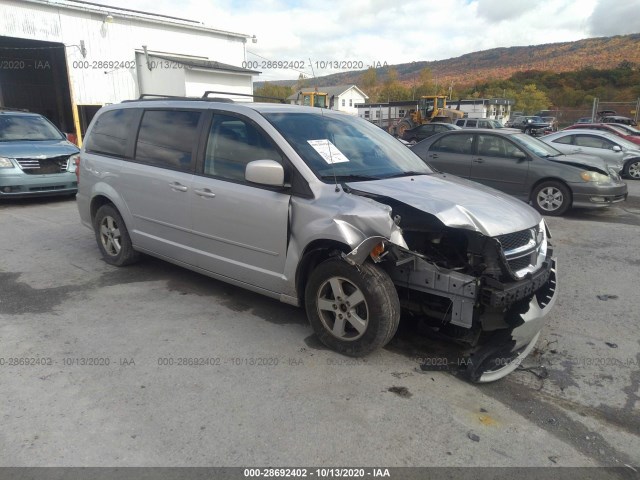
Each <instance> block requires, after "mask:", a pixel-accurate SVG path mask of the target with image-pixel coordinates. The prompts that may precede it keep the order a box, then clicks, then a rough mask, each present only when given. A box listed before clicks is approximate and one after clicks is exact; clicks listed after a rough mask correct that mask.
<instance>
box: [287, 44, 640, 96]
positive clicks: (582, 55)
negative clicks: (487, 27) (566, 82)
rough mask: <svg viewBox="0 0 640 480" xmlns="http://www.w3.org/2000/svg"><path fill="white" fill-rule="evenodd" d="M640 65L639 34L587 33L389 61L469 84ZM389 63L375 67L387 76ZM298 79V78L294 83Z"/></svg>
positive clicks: (404, 71)
mask: <svg viewBox="0 0 640 480" xmlns="http://www.w3.org/2000/svg"><path fill="white" fill-rule="evenodd" d="M625 62H626V63H629V64H635V65H640V33H636V34H631V35H618V36H615V37H599V38H587V39H584V40H578V41H575V42H562V43H549V44H544V45H529V46H523V47H508V48H492V49H490V50H483V51H480V52H473V53H468V54H466V55H462V56H460V57H455V58H449V59H447V60H436V61H431V62H428V61H422V62H411V63H401V64H397V65H390V67H392V68H394V69H395V70H396V71H397V73H398V81H399V82H400V83H402V84H404V85H405V86H410V85H411V84H413V83H414V82H415V81H416V76H417V75H419V74H420V72H421V71H422V70H423V69H425V68H427V69H429V70H430V71H431V74H432V76H433V78H434V79H437V81H438V83H441V84H445V85H448V84H450V83H451V82H454V83H455V84H456V85H458V86H469V85H473V84H474V83H477V82H485V81H489V80H503V79H507V78H510V77H511V76H512V75H514V74H516V73H518V72H524V71H531V70H538V71H551V72H555V73H560V72H570V71H576V70H580V69H584V68H587V67H588V68H593V69H597V70H601V69H602V70H604V69H612V68H615V67H617V66H618V65H620V64H624V63H625ZM387 70H388V68H387V67H384V68H377V69H375V72H376V74H377V77H378V78H379V79H383V78H384V77H385V75H386V72H387ZM362 74H363V71H362V70H360V71H349V72H341V73H335V74H332V75H326V76H324V77H317V78H315V79H314V80H313V83H314V85H317V86H319V87H320V86H329V85H350V84H359V83H360V82H361V77H362ZM294 83H295V82H294Z"/></svg>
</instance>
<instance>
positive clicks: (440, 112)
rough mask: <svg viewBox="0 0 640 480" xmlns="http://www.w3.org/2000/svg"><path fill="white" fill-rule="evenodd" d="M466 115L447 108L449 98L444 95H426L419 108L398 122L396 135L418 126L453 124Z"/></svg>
mask: <svg viewBox="0 0 640 480" xmlns="http://www.w3.org/2000/svg"><path fill="white" fill-rule="evenodd" d="M463 116H464V113H463V112H461V111H460V110H453V109H451V108H447V97H446V96H444V95H425V96H423V97H420V99H419V100H418V108H417V109H416V110H410V111H409V113H407V115H405V117H404V118H403V119H402V120H400V121H399V122H398V124H397V125H396V127H395V133H396V135H398V136H399V137H402V134H403V133H404V131H405V130H408V129H410V128H415V127H417V126H418V125H422V124H424V123H429V122H445V123H453V122H454V121H455V120H457V119H459V118H462V117H463Z"/></svg>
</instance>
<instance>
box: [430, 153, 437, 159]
mask: <svg viewBox="0 0 640 480" xmlns="http://www.w3.org/2000/svg"><path fill="white" fill-rule="evenodd" d="M429 158H438V154H437V153H432V154H431V155H429Z"/></svg>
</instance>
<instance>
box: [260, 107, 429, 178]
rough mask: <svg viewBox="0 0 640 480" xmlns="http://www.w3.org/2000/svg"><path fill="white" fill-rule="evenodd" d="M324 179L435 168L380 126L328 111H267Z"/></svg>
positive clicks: (373, 176) (378, 175) (391, 173)
mask: <svg viewBox="0 0 640 480" xmlns="http://www.w3.org/2000/svg"><path fill="white" fill-rule="evenodd" d="M264 116H265V118H266V119H267V120H268V121H269V122H270V123H271V124H272V125H273V126H274V127H275V128H276V129H277V130H278V131H279V132H280V133H281V134H282V136H283V137H284V138H285V139H286V140H287V142H289V144H291V146H292V147H293V148H294V149H295V151H296V152H297V153H298V155H300V157H302V159H303V160H304V162H305V163H306V164H307V165H308V166H309V168H311V170H313V172H314V173H315V174H316V175H317V176H318V178H320V179H321V180H323V181H326V182H327V183H330V182H332V181H333V178H334V175H335V176H336V177H337V178H338V179H344V178H347V179H349V180H352V181H358V180H371V179H382V178H389V177H394V176H401V175H403V174H407V175H410V174H429V173H433V170H431V169H430V168H429V167H428V166H427V165H426V164H425V163H424V162H423V161H422V160H421V159H420V158H419V157H418V156H417V155H416V154H414V153H413V152H412V151H411V150H410V149H408V148H407V147H406V146H404V145H403V144H402V143H400V142H398V141H397V140H396V139H395V138H393V137H392V136H391V135H389V134H388V133H386V132H385V131H384V130H382V129H381V128H379V127H376V126H375V125H373V124H371V123H369V122H367V121H366V120H364V119H361V118H358V117H352V116H349V115H336V114H330V113H324V112H323V114H317V113H304V112H301V113H289V112H287V113H265V114H264Z"/></svg>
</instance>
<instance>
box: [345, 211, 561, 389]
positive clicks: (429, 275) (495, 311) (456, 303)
mask: <svg viewBox="0 0 640 480" xmlns="http://www.w3.org/2000/svg"><path fill="white" fill-rule="evenodd" d="M385 200H388V201H385V202H382V201H381V199H378V201H381V203H390V204H391V205H390V206H391V207H392V210H393V215H394V220H395V222H396V224H397V225H398V226H399V227H400V228H401V230H402V239H403V242H402V245H400V244H398V243H396V242H393V241H391V240H389V239H383V238H382V237H370V238H368V239H366V240H365V241H363V242H362V243H361V244H360V245H359V246H358V247H357V248H355V249H353V250H352V251H351V252H350V253H348V254H345V255H344V258H345V260H347V261H348V262H350V263H353V264H357V263H362V262H363V261H364V260H366V259H367V257H368V256H370V257H371V258H372V259H373V260H374V261H375V262H377V263H378V265H379V266H380V267H381V268H383V269H384V270H386V271H387V273H388V274H389V276H390V277H391V279H392V280H393V282H394V284H395V286H396V288H397V291H398V296H399V299H400V304H401V306H402V309H403V311H404V312H405V313H408V314H409V315H412V316H413V317H415V318H417V319H420V320H422V321H423V322H424V323H425V324H426V325H428V326H429V327H430V329H432V330H433V331H434V332H437V335H438V336H439V337H445V338H447V339H450V340H453V341H454V342H456V343H457V344H458V345H461V346H463V352H464V359H465V360H464V362H462V365H463V366H464V367H465V373H466V374H467V376H468V378H470V379H471V380H472V381H475V382H490V381H494V380H498V379H500V378H502V377H504V376H506V375H507V374H509V373H510V372H511V371H513V370H514V369H515V368H517V366H518V365H519V364H520V362H521V360H522V359H523V358H524V357H526V356H527V355H528V354H529V352H530V351H531V350H532V349H533V347H534V345H535V343H536V341H537V339H538V336H539V333H540V330H541V329H542V326H543V323H544V319H545V317H546V316H547V314H548V313H549V311H550V310H551V308H552V307H553V305H554V303H555V301H556V296H557V290H556V268H557V267H556V260H555V259H554V258H553V248H552V246H551V244H550V242H549V239H550V235H549V232H548V229H547V228H546V225H545V222H544V220H541V221H540V223H539V224H538V225H534V226H533V227H531V228H527V229H523V230H520V231H516V232H513V233H507V234H501V235H496V236H488V235H486V234H485V233H482V232H479V231H477V230H471V229H469V228H459V227H458V228H455V227H450V226H446V225H445V224H444V223H443V222H441V221H440V220H439V219H437V218H435V217H434V216H432V215H430V214H426V213H424V212H422V211H417V210H416V209H413V208H411V207H408V206H406V205H403V204H401V203H398V202H394V201H393V200H391V199H385Z"/></svg>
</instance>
